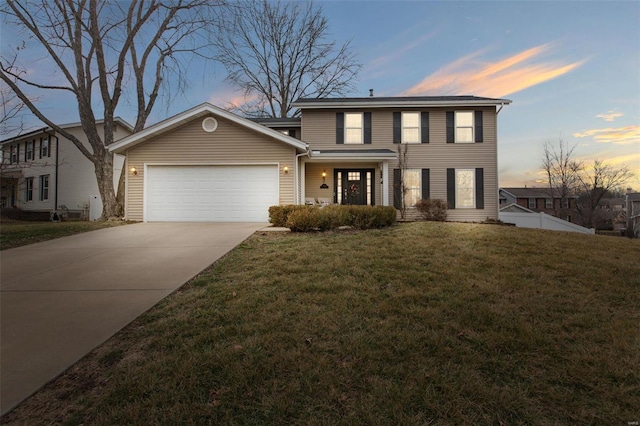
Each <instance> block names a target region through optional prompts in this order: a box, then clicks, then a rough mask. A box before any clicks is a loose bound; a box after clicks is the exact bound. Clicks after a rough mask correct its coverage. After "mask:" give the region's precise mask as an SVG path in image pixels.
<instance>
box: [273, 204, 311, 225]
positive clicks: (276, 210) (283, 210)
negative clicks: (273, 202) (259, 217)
mask: <svg viewBox="0 0 640 426" xmlns="http://www.w3.org/2000/svg"><path fill="white" fill-rule="evenodd" d="M309 208H311V207H310V206H302V205H298V204H288V205H285V206H271V207H269V222H270V223H271V224H272V225H273V226H277V227H285V226H287V220H288V218H289V215H290V214H291V213H292V212H294V211H298V210H306V209H309Z"/></svg>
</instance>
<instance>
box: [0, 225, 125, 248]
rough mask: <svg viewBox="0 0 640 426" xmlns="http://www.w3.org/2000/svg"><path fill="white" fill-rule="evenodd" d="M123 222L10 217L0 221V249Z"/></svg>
mask: <svg viewBox="0 0 640 426" xmlns="http://www.w3.org/2000/svg"><path fill="white" fill-rule="evenodd" d="M124 223H125V222H122V221H112V222H89V221H87V222H84V221H81V222H57V223H54V222H27V221H17V220H10V219H4V218H3V219H2V220H1V221H0V250H7V249H10V248H15V247H20V246H26V245H28V244H33V243H39V242H41V241H47V240H53V239H55V238H60V237H67V236H69V235H74V234H80V233H82V232H88V231H95V230H96V229H102V228H111V227H113V226H120V225H123V224H124Z"/></svg>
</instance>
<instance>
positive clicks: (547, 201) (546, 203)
mask: <svg viewBox="0 0 640 426" xmlns="http://www.w3.org/2000/svg"><path fill="white" fill-rule="evenodd" d="M544 208H545V209H552V208H553V198H545V199H544Z"/></svg>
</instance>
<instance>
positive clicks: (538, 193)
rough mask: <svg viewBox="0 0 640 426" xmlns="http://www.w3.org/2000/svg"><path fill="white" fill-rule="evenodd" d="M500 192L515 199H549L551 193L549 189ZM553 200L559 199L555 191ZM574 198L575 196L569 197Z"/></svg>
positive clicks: (515, 189)
mask: <svg viewBox="0 0 640 426" xmlns="http://www.w3.org/2000/svg"><path fill="white" fill-rule="evenodd" d="M500 190H502V191H506V192H508V193H509V194H511V195H513V196H514V197H516V198H550V197H551V191H550V189H549V188H500ZM554 193H555V194H554V198H560V195H559V194H557V191H554ZM570 197H572V198H575V196H573V195H570Z"/></svg>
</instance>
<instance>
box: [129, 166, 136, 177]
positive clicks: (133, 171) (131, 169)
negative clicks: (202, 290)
mask: <svg viewBox="0 0 640 426" xmlns="http://www.w3.org/2000/svg"><path fill="white" fill-rule="evenodd" d="M129 171H130V172H131V174H132V175H134V176H138V169H136V168H135V167H132V168H130V169H129Z"/></svg>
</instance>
